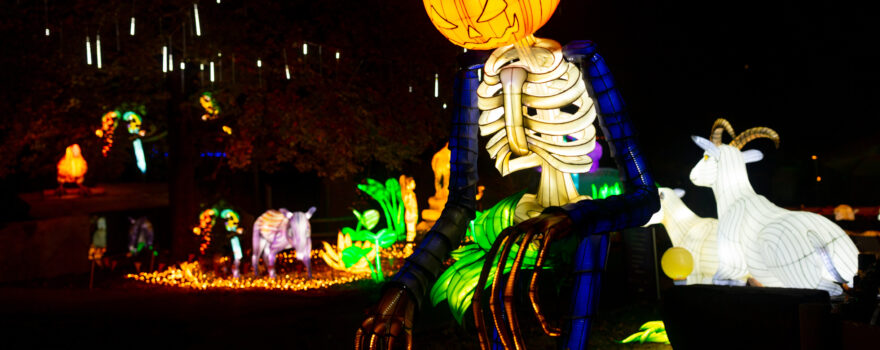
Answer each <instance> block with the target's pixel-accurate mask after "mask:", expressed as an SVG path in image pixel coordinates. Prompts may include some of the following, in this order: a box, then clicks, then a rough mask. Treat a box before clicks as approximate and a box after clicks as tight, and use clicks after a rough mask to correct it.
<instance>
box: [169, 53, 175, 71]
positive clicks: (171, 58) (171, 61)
mask: <svg viewBox="0 0 880 350" xmlns="http://www.w3.org/2000/svg"><path fill="white" fill-rule="evenodd" d="M168 71H169V72H173V71H174V54H172V53H170V52H169V53H168Z"/></svg>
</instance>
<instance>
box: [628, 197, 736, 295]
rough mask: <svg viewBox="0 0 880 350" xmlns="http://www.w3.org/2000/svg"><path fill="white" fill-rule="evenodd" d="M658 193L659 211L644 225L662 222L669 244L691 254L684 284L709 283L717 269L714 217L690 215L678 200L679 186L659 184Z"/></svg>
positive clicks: (679, 199)
mask: <svg viewBox="0 0 880 350" xmlns="http://www.w3.org/2000/svg"><path fill="white" fill-rule="evenodd" d="M659 192H660V211H658V212H656V213H654V215H653V216H651V220H650V221H648V223H647V224H645V225H644V226H650V225H654V224H663V226H664V227H665V228H666V233H668V234H669V240H671V241H672V246H673V247H680V248H684V249H686V250H687V251H688V252H690V253H691V256H693V258H694V269H693V270H692V271H691V273H690V274H689V275H688V276H687V281H686V283H687V284H712V279H713V277H714V276H715V271H716V270H718V220H716V219H714V218H703V217H699V216H697V214H694V212H693V211H691V210H690V208H688V207H687V206H686V205H685V204H684V202H682V201H681V197H683V196H684V190H682V189H679V188H676V189H674V190H673V189H671V188H667V187H660V189H659ZM744 282H745V280H743V283H744Z"/></svg>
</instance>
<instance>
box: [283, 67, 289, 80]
mask: <svg viewBox="0 0 880 350" xmlns="http://www.w3.org/2000/svg"><path fill="white" fill-rule="evenodd" d="M284 75H285V76H287V80H290V67H288V66H287V65H286V64H285V65H284Z"/></svg>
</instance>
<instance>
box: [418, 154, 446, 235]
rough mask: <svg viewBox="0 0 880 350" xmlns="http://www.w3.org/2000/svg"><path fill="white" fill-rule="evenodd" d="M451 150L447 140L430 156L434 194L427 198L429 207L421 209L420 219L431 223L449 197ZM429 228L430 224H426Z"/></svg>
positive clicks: (438, 216) (435, 219)
mask: <svg viewBox="0 0 880 350" xmlns="http://www.w3.org/2000/svg"><path fill="white" fill-rule="evenodd" d="M451 157H452V152H451V151H450V150H449V142H447V143H446V145H445V146H443V148H442V149H441V150H439V151H437V153H435V154H434V157H433V158H431V168H433V169H434V196H432V197H429V198H428V206H429V207H430V209H425V210H422V220H425V221H428V222H430V223H431V224H433V223H434V221H437V219H439V218H440V212H442V211H443V207H444V206H446V200H447V199H448V198H449V172H450V164H449V161H450V159H451ZM428 228H430V225H429V226H428Z"/></svg>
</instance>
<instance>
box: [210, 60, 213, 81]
mask: <svg viewBox="0 0 880 350" xmlns="http://www.w3.org/2000/svg"><path fill="white" fill-rule="evenodd" d="M210 69H211V82H212V83H213V82H214V61H211V68H210Z"/></svg>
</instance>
